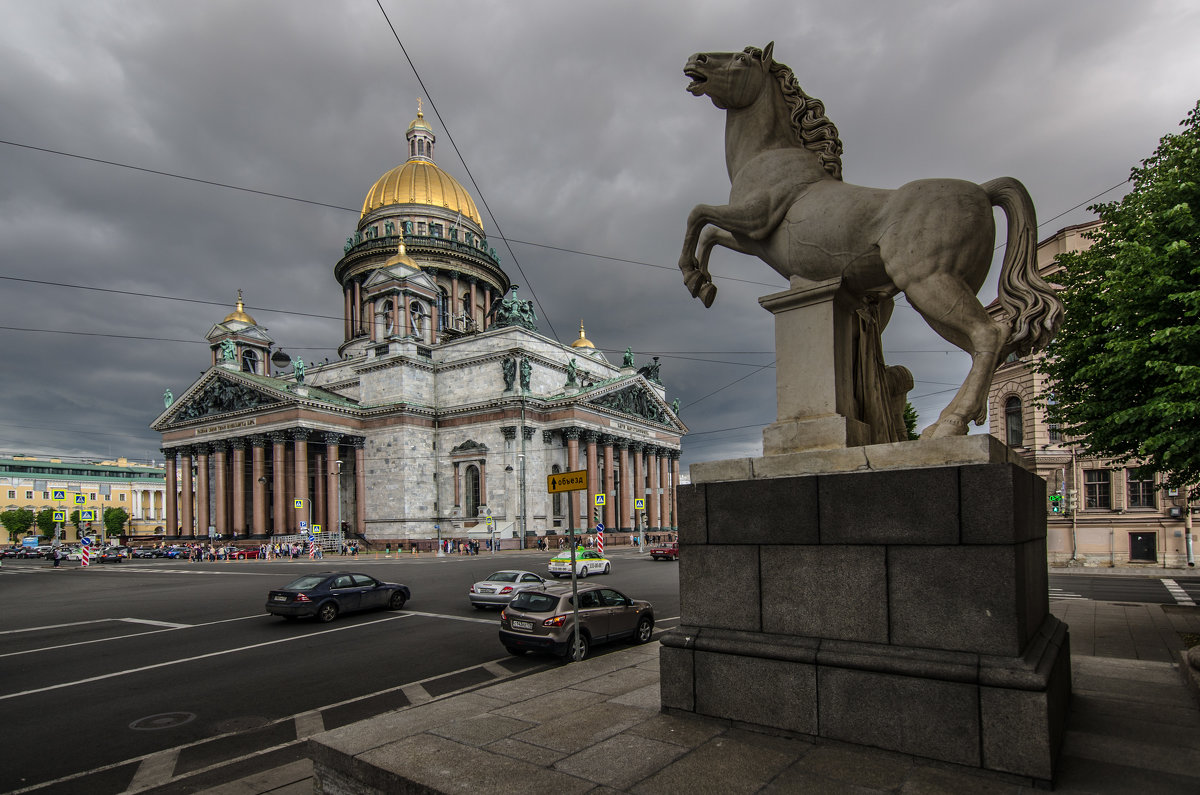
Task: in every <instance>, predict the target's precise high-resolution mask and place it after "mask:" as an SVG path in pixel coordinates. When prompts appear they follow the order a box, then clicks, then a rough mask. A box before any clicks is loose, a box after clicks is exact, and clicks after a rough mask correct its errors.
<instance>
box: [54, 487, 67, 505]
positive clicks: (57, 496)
mask: <svg viewBox="0 0 1200 795" xmlns="http://www.w3.org/2000/svg"><path fill="white" fill-rule="evenodd" d="M66 498H67V492H66V491H64V490H62V489H55V490H54V492H53V493H52V494H51V497H50V499H52V500H58V501H59V502H62V501H63V500H65V499H66Z"/></svg>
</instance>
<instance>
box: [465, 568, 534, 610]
mask: <svg viewBox="0 0 1200 795" xmlns="http://www.w3.org/2000/svg"><path fill="white" fill-rule="evenodd" d="M545 584H546V581H545V580H543V579H542V578H541V577H539V576H537V575H536V574H534V573H533V572H531V571H513V570H505V571H497V572H493V573H491V574H489V575H488V576H487V577H485V578H484V579H482V580H480V581H479V582H477V583H475V584H474V585H472V586H471V588H470V590H469V591H468V596H469V597H470V598H471V607H474V608H475V609H476V610H482V609H483V608H485V607H504V606H505V605H506V604H508V603H509V600H511V599H512V598H513V596H515V595H516V594H518V593H520V592H521V591H527V590H529V589H530V588H541V587H542V586H543V585H545Z"/></svg>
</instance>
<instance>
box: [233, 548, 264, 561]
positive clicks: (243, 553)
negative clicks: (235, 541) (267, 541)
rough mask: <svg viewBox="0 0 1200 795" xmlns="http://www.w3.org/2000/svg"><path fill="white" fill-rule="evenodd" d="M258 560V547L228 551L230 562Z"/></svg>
mask: <svg viewBox="0 0 1200 795" xmlns="http://www.w3.org/2000/svg"><path fill="white" fill-rule="evenodd" d="M257 558H258V547H251V548H249V549H235V550H232V551H230V553H229V559H230V560H256V559H257Z"/></svg>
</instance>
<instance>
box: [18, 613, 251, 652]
mask: <svg viewBox="0 0 1200 795" xmlns="http://www.w3.org/2000/svg"><path fill="white" fill-rule="evenodd" d="M266 617H267V614H266V613H255V614H254V615H252V616H239V617H238V618H222V619H221V620H219V621H206V622H204V623H203V624H179V625H177V626H176V627H171V628H169V629H152V630H150V631H149V632H133V633H130V634H128V635H113V636H112V637H111V638H93V639H92V640H78V641H75V642H74V643H60V644H58V645H57V646H41V647H39V648H36V649H25V650H24V651H10V652H8V653H6V654H0V659H4V658H5V657H20V656H21V655H22V654H36V653H38V652H43V651H55V650H57V649H69V648H71V647H72V646H87V645H89V644H92V643H108V642H109V641H112V640H128V639H129V638H144V637H146V636H147V635H157V634H159V633H160V632H176V631H177V630H178V629H199V628H200V627H208V626H212V625H213V624H227V623H229V622H230V621H245V620H247V619H250V618H266ZM133 620H135V619H122V618H100V619H97V620H96V621H80V622H78V623H80V624H98V623H100V622H102V621H133ZM145 623H150V624H154V623H166V622H153V621H148V622H145ZM61 626H74V625H72V624H63V625H61ZM42 629H51V627H42ZM12 631H13V632H26V631H27V630H21V629H16V630H12Z"/></svg>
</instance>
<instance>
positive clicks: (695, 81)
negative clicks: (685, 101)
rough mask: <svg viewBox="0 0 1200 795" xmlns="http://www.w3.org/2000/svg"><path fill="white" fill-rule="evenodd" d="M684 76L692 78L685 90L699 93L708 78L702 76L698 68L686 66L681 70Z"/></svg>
mask: <svg viewBox="0 0 1200 795" xmlns="http://www.w3.org/2000/svg"><path fill="white" fill-rule="evenodd" d="M683 74H684V76H685V77H690V78H692V82H690V83H688V87H687V90H688V91H690V92H692V93H693V94H699V93H701V92H702V91H703V85H704V84H705V83H706V82H708V78H707V77H705V76H704V74H702V73H701V72H700V70H698V69H694V68H693V67H690V66H689V67H688V68H686V69H684V70H683Z"/></svg>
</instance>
